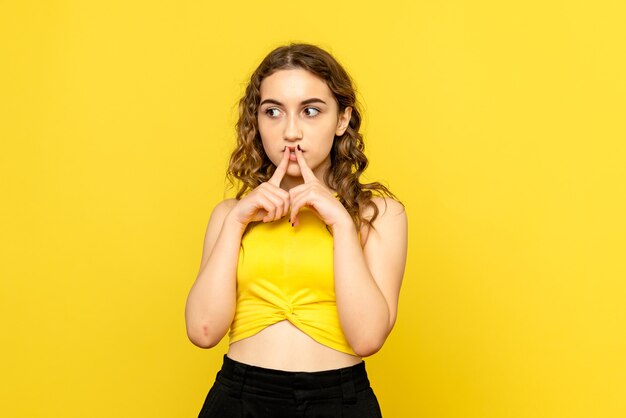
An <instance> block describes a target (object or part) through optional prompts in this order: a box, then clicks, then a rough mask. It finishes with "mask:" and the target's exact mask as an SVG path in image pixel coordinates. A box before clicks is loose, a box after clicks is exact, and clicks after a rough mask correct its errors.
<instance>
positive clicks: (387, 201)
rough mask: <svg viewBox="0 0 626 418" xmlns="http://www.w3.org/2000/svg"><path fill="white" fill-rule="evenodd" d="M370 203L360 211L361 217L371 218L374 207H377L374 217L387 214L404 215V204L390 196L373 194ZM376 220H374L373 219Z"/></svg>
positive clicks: (387, 215) (386, 215)
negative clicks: (376, 213) (376, 214)
mask: <svg viewBox="0 0 626 418" xmlns="http://www.w3.org/2000/svg"><path fill="white" fill-rule="evenodd" d="M371 202H372V205H367V206H365V207H364V208H363V209H362V211H361V216H362V217H363V219H367V220H371V219H372V217H373V216H374V212H375V209H374V208H376V209H378V216H377V217H376V219H379V218H382V217H389V216H398V215H400V216H406V210H405V207H404V204H402V202H400V201H399V200H397V199H394V198H393V197H390V196H383V195H374V196H372V199H371ZM374 222H376V220H375V221H374Z"/></svg>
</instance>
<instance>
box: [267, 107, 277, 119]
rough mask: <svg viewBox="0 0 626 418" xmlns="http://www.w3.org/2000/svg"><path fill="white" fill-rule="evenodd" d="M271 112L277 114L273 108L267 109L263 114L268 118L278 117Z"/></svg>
mask: <svg viewBox="0 0 626 418" xmlns="http://www.w3.org/2000/svg"><path fill="white" fill-rule="evenodd" d="M272 112H278V109H276V108H274V107H270V108H269V109H265V114H266V115H268V116H269V117H272V118H273V117H275V116H278V113H272Z"/></svg>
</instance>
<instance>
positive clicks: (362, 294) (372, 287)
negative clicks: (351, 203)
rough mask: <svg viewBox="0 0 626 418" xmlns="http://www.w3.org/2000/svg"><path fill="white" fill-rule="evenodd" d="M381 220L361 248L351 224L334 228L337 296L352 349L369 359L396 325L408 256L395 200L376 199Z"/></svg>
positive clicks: (402, 215) (400, 211) (403, 216)
mask: <svg viewBox="0 0 626 418" xmlns="http://www.w3.org/2000/svg"><path fill="white" fill-rule="evenodd" d="M373 202H374V203H375V204H376V205H377V206H378V209H379V216H378V217H377V218H376V220H375V221H374V226H375V228H376V229H370V230H369V233H368V236H367V241H366V243H365V246H364V247H361V243H360V242H359V238H358V235H357V230H356V227H355V226H354V223H353V222H352V220H351V219H350V222H347V221H346V222H344V223H340V224H336V225H334V226H333V236H334V270H335V295H336V298H337V310H338V313H339V320H340V322H341V326H342V329H343V331H344V334H345V335H346V339H347V340H348V343H350V346H351V347H352V349H353V350H354V351H355V353H357V354H358V355H359V356H362V357H367V356H370V355H372V354H374V353H376V352H377V351H378V350H380V348H381V347H382V346H383V344H384V342H385V340H386V339H387V336H388V335H389V333H390V332H391V329H392V328H393V325H394V324H395V321H396V315H397V308H398V298H399V294H400V286H401V284H402V277H403V275H404V267H405V263H406V253H407V217H406V212H405V210H404V207H403V206H402V205H401V204H400V203H399V202H397V201H395V200H393V199H383V198H374V199H373Z"/></svg>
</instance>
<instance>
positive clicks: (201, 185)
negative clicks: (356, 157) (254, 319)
mask: <svg viewBox="0 0 626 418" xmlns="http://www.w3.org/2000/svg"><path fill="white" fill-rule="evenodd" d="M624 21H626V6H625V5H624V3H623V2H622V1H618V0H614V1H609V0H597V1H591V0H588V1H548V2H546V1H536V0H535V1H519V2H503V1H386V2H371V4H365V3H362V2H357V1H350V2H339V1H314V2H291V1H274V2H257V1H251V2H247V3H246V2H241V1H230V2H208V1H204V2H201V1H176V2H174V1H172V2H148V1H135V2H132V1H119V0H116V1H106V2H105V1H102V2H95V1H82V2H80V1H48V2H39V1H23V0H20V1H12V2H9V1H4V2H2V3H1V5H0V47H1V49H0V52H1V57H0V59H1V63H0V138H1V149H0V178H1V180H0V193H1V197H2V204H1V205H0V219H1V225H0V228H1V230H0V240H1V247H0V250H1V251H2V261H1V263H0V275H1V278H2V280H1V288H0V309H1V312H0V313H1V318H2V324H0V325H1V331H0V332H1V333H2V345H1V348H0V350H1V353H0V354H1V357H0V358H1V360H0V361H1V364H0V370H1V372H0V373H1V375H2V378H1V380H0V381H1V385H2V386H1V392H0V396H1V398H2V400H1V402H0V408H1V409H0V415H1V416H3V417H28V418H35V417H77V418H78V417H95V418H97V417H147V416H150V417H194V416H197V413H198V411H199V410H200V407H201V405H202V402H203V400H204V397H205V395H206V392H207V391H208V389H209V387H210V385H211V384H212V383H213V379H214V377H215V373H216V371H217V369H218V367H219V366H220V364H221V357H222V355H223V354H224V352H225V351H226V349H227V345H226V344H227V341H226V339H225V340H223V341H222V343H220V345H219V346H217V347H216V348H214V349H211V350H202V349H200V348H197V347H195V346H193V345H192V344H191V343H190V342H189V341H188V340H187V336H186V333H185V323H184V304H185V300H186V297H187V294H188V292H189V289H190V287H191V285H192V283H193V281H194V279H195V275H196V274H197V269H198V267H199V263H200V255H201V249H202V239H203V236H204V231H205V227H206V223H207V221H208V217H209V214H210V211H211V209H212V207H213V206H214V205H215V204H216V203H217V202H218V201H219V200H220V199H222V198H223V196H224V190H225V189H224V185H225V183H224V177H223V175H224V170H225V168H226V161H227V156H228V154H229V152H230V150H231V149H232V146H233V138H234V128H233V126H234V123H235V111H236V102H237V100H238V98H239V96H240V95H241V93H242V91H243V88H244V86H245V83H246V81H247V79H248V77H249V76H250V73H251V72H252V70H253V69H254V68H255V67H256V65H257V64H258V63H259V62H260V60H261V59H262V57H263V56H265V54H267V53H268V52H269V51H270V50H271V49H272V48H274V47H276V46H278V45H281V44H283V43H285V42H288V41H305V42H311V43H315V44H318V45H320V46H322V47H324V48H327V49H328V50H330V51H331V52H332V53H334V54H335V55H336V56H337V58H338V59H339V60H340V61H341V62H342V63H343V64H344V65H345V66H346V68H347V69H348V71H349V72H350V73H351V74H352V76H353V77H354V79H355V80H356V83H357V88H358V89H359V97H360V99H361V100H362V102H363V104H364V116H365V123H364V130H363V132H364V134H365V137H366V150H367V152H368V155H369V157H370V162H371V164H370V168H369V169H368V172H367V174H368V175H367V179H368V180H374V179H376V180H381V181H383V182H384V183H385V184H387V185H389V186H390V187H391V189H392V190H393V191H395V192H396V193H397V194H398V196H399V197H400V198H401V199H402V200H403V201H404V202H405V204H406V206H407V210H408V215H409V224H410V231H409V233H410V237H409V238H410V242H409V258H408V264H407V270H406V275H405V282H404V285H403V289H402V295H401V299H400V310H399V318H398V323H397V325H396V328H395V330H394V332H393V333H392V335H391V336H390V338H389V339H388V341H387V343H386V345H385V347H384V348H383V349H382V350H381V351H380V352H379V353H377V354H376V355H374V356H372V357H370V358H368V359H366V364H367V366H368V370H369V373H370V377H371V380H372V384H373V387H374V389H375V391H376V392H377V394H378V397H379V400H380V403H381V404H382V409H383V413H384V415H385V417H386V418H401V417H425V418H448V417H450V418H503V417H507V418H518V417H520V418H522V417H523V418H539V417H545V418H555V417H558V418H561V417H563V418H564V417H589V418H596V417H601V418H617V417H624V416H626V396H624V395H625V394H626V332H625V331H626V303H625V302H626V283H625V279H626V263H625V261H624V258H625V257H624V256H625V255H626V221H625V218H624V214H625V213H626V146H625V141H626V121H625V115H626V99H625V98H626V76H625V74H626V58H625V56H626V54H625V53H626V29H625V26H624Z"/></svg>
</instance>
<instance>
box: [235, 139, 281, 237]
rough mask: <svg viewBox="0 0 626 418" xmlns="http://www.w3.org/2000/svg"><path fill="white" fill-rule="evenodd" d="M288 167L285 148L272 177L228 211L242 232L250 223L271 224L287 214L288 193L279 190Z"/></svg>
mask: <svg viewBox="0 0 626 418" xmlns="http://www.w3.org/2000/svg"><path fill="white" fill-rule="evenodd" d="M288 165H289V150H288V149H287V148H286V147H285V149H284V150H283V158H282V160H280V163H279V164H278V166H277V167H276V171H274V174H273V175H272V177H271V178H270V179H269V180H268V181H266V182H264V183H261V184H259V185H258V186H257V187H256V188H255V189H254V190H252V191H251V192H250V193H248V194H247V195H246V196H245V197H243V198H242V199H241V200H239V201H238V202H237V204H235V206H233V208H232V209H231V210H230V212H229V214H228V217H229V218H230V219H231V220H232V221H234V222H237V223H239V224H240V225H241V227H242V232H243V230H244V229H245V228H246V226H247V225H248V224H249V223H250V222H257V221H263V222H272V221H276V220H278V219H280V218H282V217H283V216H285V215H287V214H288V213H289V205H290V203H289V193H288V192H287V191H285V190H283V189H281V188H280V182H281V181H282V179H283V177H284V176H285V173H286V172H287V166H288Z"/></svg>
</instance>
